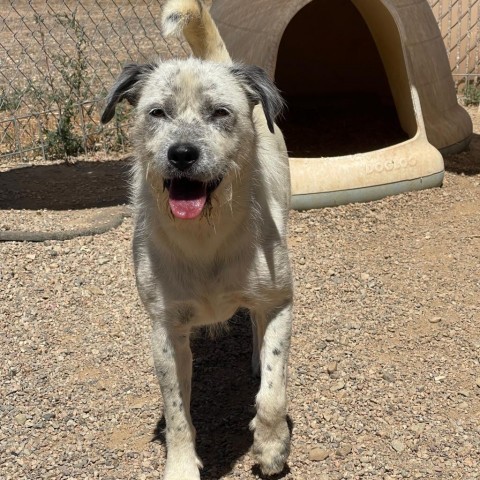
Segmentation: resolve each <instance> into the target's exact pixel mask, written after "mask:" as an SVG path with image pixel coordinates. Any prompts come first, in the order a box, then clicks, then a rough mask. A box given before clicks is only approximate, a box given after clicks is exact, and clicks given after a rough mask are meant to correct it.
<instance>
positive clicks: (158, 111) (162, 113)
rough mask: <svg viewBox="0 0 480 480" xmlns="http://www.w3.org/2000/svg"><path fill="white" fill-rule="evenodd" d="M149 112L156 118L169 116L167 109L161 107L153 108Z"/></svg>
mask: <svg viewBox="0 0 480 480" xmlns="http://www.w3.org/2000/svg"><path fill="white" fill-rule="evenodd" d="M148 113H149V114H150V115H151V116H152V117H155V118H165V117H166V116H167V114H166V113H165V110H163V109H161V108H152V110H150V111H149V112H148Z"/></svg>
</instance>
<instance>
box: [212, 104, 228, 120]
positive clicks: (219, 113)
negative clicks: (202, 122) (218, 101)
mask: <svg viewBox="0 0 480 480" xmlns="http://www.w3.org/2000/svg"><path fill="white" fill-rule="evenodd" d="M229 115H230V111H229V110H227V109H226V108H225V107H218V108H216V109H215V110H214V111H213V112H212V117H213V118H225V117H228V116H229Z"/></svg>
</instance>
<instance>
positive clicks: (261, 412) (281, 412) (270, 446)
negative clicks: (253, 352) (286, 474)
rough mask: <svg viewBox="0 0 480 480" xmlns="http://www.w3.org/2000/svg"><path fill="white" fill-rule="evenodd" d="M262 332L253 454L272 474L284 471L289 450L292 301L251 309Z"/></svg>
mask: <svg viewBox="0 0 480 480" xmlns="http://www.w3.org/2000/svg"><path fill="white" fill-rule="evenodd" d="M252 315H253V319H254V322H256V325H257V332H258V334H259V335H261V333H263V332H264V335H263V341H262V339H261V338H258V341H259V342H260V343H261V350H260V368H261V383H260V390H259V392H258V394H257V401H256V404H257V414H256V416H255V418H254V419H253V420H252V422H251V424H250V426H251V428H252V429H253V430H254V442H253V454H254V456H255V459H256V460H257V461H258V463H259V464H260V467H261V469H262V472H263V473H264V474H266V475H273V474H275V473H279V472H281V471H282V470H283V468H284V465H285V461H286V460H287V457H288V454H289V452H290V431H289V428H288V424H287V418H286V415H287V392H286V388H287V360H288V351H289V348H290V334H291V323H292V305H291V303H290V302H289V303H288V304H286V305H285V304H284V305H282V306H280V307H278V308H274V309H272V310H270V311H268V312H258V311H254V312H252Z"/></svg>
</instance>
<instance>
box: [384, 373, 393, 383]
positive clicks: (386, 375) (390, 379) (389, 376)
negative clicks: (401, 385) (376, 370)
mask: <svg viewBox="0 0 480 480" xmlns="http://www.w3.org/2000/svg"><path fill="white" fill-rule="evenodd" d="M382 378H383V379H384V380H385V381H386V382H390V383H393V382H394V381H395V377H394V376H393V374H391V373H388V372H383V373H382Z"/></svg>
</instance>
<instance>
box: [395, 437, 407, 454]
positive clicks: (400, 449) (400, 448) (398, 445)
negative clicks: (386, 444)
mask: <svg viewBox="0 0 480 480" xmlns="http://www.w3.org/2000/svg"><path fill="white" fill-rule="evenodd" d="M392 448H393V449H394V450H395V451H396V452H398V453H402V452H403V451H404V450H405V448H406V446H405V444H404V443H403V442H402V441H401V440H393V442H392Z"/></svg>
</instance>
